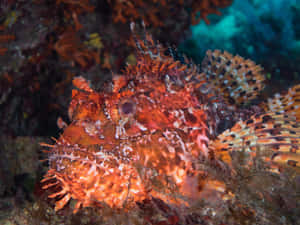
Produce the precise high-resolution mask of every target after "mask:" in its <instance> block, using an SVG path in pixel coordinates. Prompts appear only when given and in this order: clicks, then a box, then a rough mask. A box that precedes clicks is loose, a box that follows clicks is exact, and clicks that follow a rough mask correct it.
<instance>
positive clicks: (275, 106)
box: [263, 84, 300, 121]
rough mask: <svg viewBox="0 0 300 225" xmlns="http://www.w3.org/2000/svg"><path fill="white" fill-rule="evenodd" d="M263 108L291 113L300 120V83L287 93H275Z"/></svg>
mask: <svg viewBox="0 0 300 225" xmlns="http://www.w3.org/2000/svg"><path fill="white" fill-rule="evenodd" d="M263 108H265V110H266V111H272V112H281V113H288V114H291V115H293V116H295V117H296V119H297V121H300V84H298V85H295V86H293V87H291V88H289V89H288V91H287V93H286V94H275V95H274V97H273V98H272V99H269V100H268V103H266V104H264V105H263Z"/></svg>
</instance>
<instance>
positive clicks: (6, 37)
mask: <svg viewBox="0 0 300 225" xmlns="http://www.w3.org/2000/svg"><path fill="white" fill-rule="evenodd" d="M4 30H5V27H4V26H0V31H4ZM13 40H15V36H14V35H12V34H0V44H3V43H7V42H9V41H13ZM7 50H8V49H7V48H6V47H1V46H0V55H4V54H5V53H6V51H7Z"/></svg>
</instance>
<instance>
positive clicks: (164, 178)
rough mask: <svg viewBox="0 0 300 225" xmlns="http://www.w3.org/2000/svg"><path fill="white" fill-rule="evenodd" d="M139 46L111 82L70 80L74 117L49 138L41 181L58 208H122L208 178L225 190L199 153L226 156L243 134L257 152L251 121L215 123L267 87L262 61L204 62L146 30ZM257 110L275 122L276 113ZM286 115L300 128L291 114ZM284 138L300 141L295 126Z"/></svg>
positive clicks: (193, 188) (223, 57) (169, 195)
mask: <svg viewBox="0 0 300 225" xmlns="http://www.w3.org/2000/svg"><path fill="white" fill-rule="evenodd" d="M136 46H137V49H138V53H137V56H136V57H137V64H136V65H128V66H127V67H126V69H125V71H124V74H122V75H115V76H113V79H112V83H111V86H110V90H109V91H102V92H96V91H95V90H93V88H92V87H91V86H90V84H89V83H88V81H86V80H85V79H84V78H83V77H76V78H75V79H74V80H73V84H74V86H75V87H76V89H74V90H73V91H72V101H71V103H70V107H69V111H68V114H69V118H70V121H71V123H70V124H69V125H68V126H67V127H66V128H65V129H64V131H63V133H62V134H61V136H60V137H59V139H58V140H56V142H55V144H54V145H52V146H50V145H47V144H44V145H47V146H50V148H49V150H48V160H49V167H50V169H49V171H48V173H47V174H46V175H45V178H44V179H43V181H42V182H43V183H44V187H43V188H44V189H48V188H50V187H52V188H54V189H56V190H57V189H58V191H56V192H55V193H54V194H51V195H50V196H49V197H50V198H59V200H58V201H57V202H56V206H55V210H59V209H61V208H63V207H64V206H65V205H66V204H67V203H68V202H69V200H70V199H71V198H72V199H75V200H76V201H77V204H76V205H75V210H74V211H75V212H76V211H77V210H78V209H79V208H80V207H93V206H98V205H101V204H106V205H108V206H110V207H112V208H122V207H127V206H131V205H134V204H135V203H136V202H141V201H143V200H145V199H148V198H151V197H157V198H160V199H162V200H164V201H166V202H173V203H180V204H181V203H184V201H182V200H181V199H180V198H177V197H176V196H175V195H176V194H174V193H178V194H179V195H181V196H185V197H188V198H190V197H195V196H197V195H198V194H197V193H198V192H200V191H199V190H200V189H201V187H204V186H206V187H207V189H215V190H218V191H219V192H221V193H226V187H225V185H224V184H222V182H220V181H216V180H214V179H213V178H211V177H210V176H209V175H207V174H205V171H202V170H201V169H199V168H197V164H199V159H200V158H202V159H203V158H204V159H208V158H211V156H213V158H219V159H220V160H223V161H224V162H226V163H230V152H231V151H235V150H237V151H239V148H240V146H242V145H243V144H241V143H244V142H241V140H244V139H245V138H244V137H247V138H249V140H250V142H249V143H248V142H247V143H248V144H246V145H247V146H250V148H251V147H252V149H251V150H250V151H253V152H255V149H253V148H255V146H256V142H255V143H254V141H253V140H260V139H259V138H258V139H257V137H260V136H259V135H260V134H259V132H258V130H257V129H255V128H254V131H253V129H252V128H253V126H251V124H249V123H248V122H249V121H248V122H247V121H246V122H239V123H237V125H235V126H234V127H233V128H232V130H229V131H225V132H224V133H222V134H219V133H218V131H217V130H218V129H217V127H218V126H219V125H220V124H221V123H222V122H223V120H226V119H227V120H228V118H229V117H230V115H233V114H234V113H235V111H238V108H239V106H240V105H243V104H244V103H245V102H246V101H247V100H248V99H250V100H251V99H253V98H255V97H256V95H257V92H258V91H260V90H261V89H262V88H263V84H262V81H263V75H262V74H261V68H260V67H259V66H256V65H255V64H254V63H253V62H251V61H249V60H243V59H242V58H241V57H233V56H231V55H230V54H229V53H221V52H219V51H216V52H208V56H207V58H206V59H205V60H204V65H206V66H204V68H205V69H203V70H202V71H200V70H199V69H198V67H196V66H194V65H192V64H188V63H185V64H182V63H181V62H179V61H176V60H174V59H173V58H172V57H171V56H169V55H166V54H165V53H164V52H165V49H164V48H163V47H161V46H160V45H157V44H155V43H154V42H153V40H152V38H151V37H150V36H148V35H147V36H146V38H145V40H136ZM234 80H236V81H234ZM229 84H231V85H229ZM226 85H227V87H226ZM229 86H230V87H231V88H230V87H229ZM232 93H233V94H232ZM245 96H246V97H245ZM270 104H271V103H270ZM294 108H297V107H294ZM297 115H298V114H297ZM230 118H231V117H230ZM258 120H260V122H261V123H262V124H265V125H266V126H269V125H270V126H272V125H274V124H275V122H274V121H279V120H280V119H279V120H277V119H276V120H271V119H270V120H267V121H264V118H263V117H261V116H260V117H259V118H258ZM261 120H262V121H261ZM295 123H296V122H295ZM281 124H282V128H283V130H285V127H286V126H289V128H290V130H291V131H292V132H296V135H298V136H299V128H298V127H297V128H295V129H294V127H293V126H294V125H295V124H294V123H293V122H291V123H289V124H288V125H286V124H285V123H284V122H283V123H281ZM297 126H298V124H297ZM251 129H252V130H251ZM266 129H267V128H265V130H266ZM269 130H272V129H269ZM269 130H267V131H266V132H265V133H267V134H269ZM226 132H227V133H228V134H227V133H226ZM233 134H234V135H236V136H233ZM247 135H248V136H247ZM277 136H278V135H277ZM277 136H276V134H275V137H274V135H273V139H272V138H270V139H268V138H269V136H268V135H267V136H266V137H264V138H266V139H268V140H269V142H268V141H266V140H265V141H264V142H262V143H263V144H267V143H272V144H274V145H275V143H277V142H278V138H277V139H276V137H277ZM284 141H285V142H282V144H281V145H280V146H286V145H289V146H290V145H291V142H292V141H294V145H295V146H296V147H297V146H299V139H297V137H296V136H295V138H294V139H292V138H289V139H288V138H285V139H284ZM253 146H254V147H253ZM296 147H295V148H296ZM297 148H298V147H297ZM293 151H295V149H294V150H293ZM297 151H298V149H297ZM224 152H225V153H224ZM295 154H296V155H297V157H299V152H296V153H295ZM274 159H276V157H274ZM277 159H278V160H281V161H282V160H283V161H284V160H285V161H287V159H286V158H284V159H283V157H282V158H280V159H279V158H277ZM296 160H298V159H296ZM204 181H205V185H203V182H204ZM199 196H201V195H199Z"/></svg>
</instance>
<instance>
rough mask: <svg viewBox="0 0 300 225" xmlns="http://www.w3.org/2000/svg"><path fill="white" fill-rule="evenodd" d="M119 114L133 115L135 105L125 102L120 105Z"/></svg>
mask: <svg viewBox="0 0 300 225" xmlns="http://www.w3.org/2000/svg"><path fill="white" fill-rule="evenodd" d="M119 110H120V113H121V114H123V115H129V114H133V113H134V111H135V105H134V103H133V102H130V101H125V102H123V103H121V105H120V107H119Z"/></svg>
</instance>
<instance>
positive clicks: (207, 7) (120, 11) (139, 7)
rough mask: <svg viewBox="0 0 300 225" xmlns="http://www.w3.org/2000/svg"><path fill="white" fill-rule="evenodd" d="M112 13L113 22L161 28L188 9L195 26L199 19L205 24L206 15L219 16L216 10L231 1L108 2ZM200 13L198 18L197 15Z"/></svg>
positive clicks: (143, 0)
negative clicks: (138, 21)
mask: <svg viewBox="0 0 300 225" xmlns="http://www.w3.org/2000/svg"><path fill="white" fill-rule="evenodd" d="M109 3H110V5H111V7H112V8H113V11H114V17H113V19H114V21H115V22H122V23H126V22H128V21H137V20H142V21H144V22H145V23H146V24H147V25H151V26H155V27H156V26H157V27H163V26H165V22H164V21H165V20H166V19H167V18H170V17H172V16H175V15H179V14H181V13H182V11H185V10H186V9H190V10H191V12H190V17H191V21H192V24H197V23H198V22H199V20H200V19H204V20H205V21H206V22H207V23H208V22H209V21H208V19H207V15H208V14H212V13H216V14H220V12H219V11H218V8H224V7H227V6H229V5H230V4H231V3H232V0H205V1H203V0H201V1H172V0H163V1H157V0H146V1H145V0H140V1H119V0H109ZM199 12H200V16H197V14H198V13H199Z"/></svg>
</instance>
